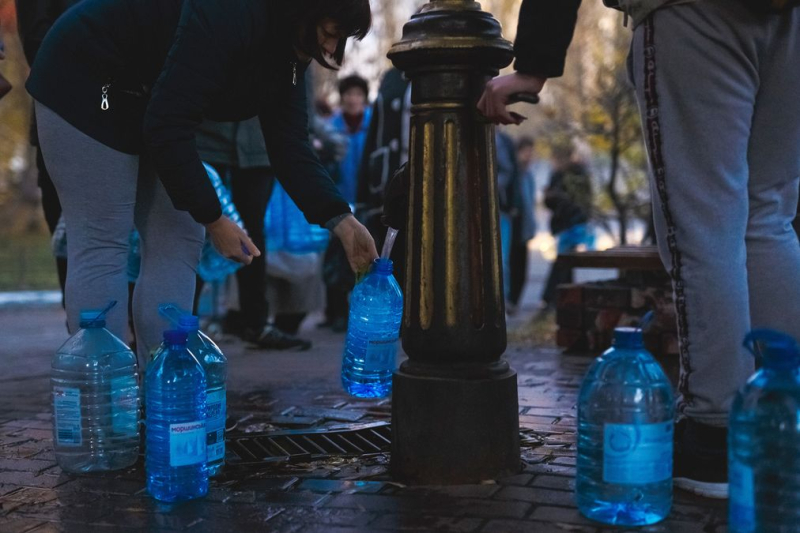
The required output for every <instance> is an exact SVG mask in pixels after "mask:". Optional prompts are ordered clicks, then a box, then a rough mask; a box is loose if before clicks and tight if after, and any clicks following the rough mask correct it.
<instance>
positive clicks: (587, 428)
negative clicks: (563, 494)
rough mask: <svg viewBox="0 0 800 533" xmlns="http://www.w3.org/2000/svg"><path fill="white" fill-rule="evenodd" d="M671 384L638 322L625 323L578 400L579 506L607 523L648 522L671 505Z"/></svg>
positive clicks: (659, 517)
mask: <svg viewBox="0 0 800 533" xmlns="http://www.w3.org/2000/svg"><path fill="white" fill-rule="evenodd" d="M673 417H674V406H673V395H672V386H671V384H670V382H669V380H668V379H667V376H666V375H665V374H664V371H663V370H662V369H661V366H659V364H658V363H657V362H656V361H655V359H653V356H652V355H651V354H650V353H649V352H648V351H647V350H645V349H644V344H643V342H642V333H641V330H639V329H633V328H618V329H617V330H616V331H615V332H614V346H613V347H612V348H611V349H609V350H608V351H606V352H605V353H604V354H603V355H601V356H600V357H598V358H597V359H596V360H595V362H594V364H593V365H592V366H591V368H590V369H589V372H588V373H587V375H586V378H585V379H584V381H583V385H582V386H581V391H580V397H579V400H578V469H577V470H578V471H577V479H576V493H577V500H578V509H580V511H581V513H583V514H584V515H585V516H586V517H588V518H591V519H592V520H597V521H598V522H602V523H604V524H612V525H619V526H642V525H647V524H654V523H656V522H659V521H660V520H662V519H664V518H665V517H666V516H667V514H669V511H670V508H671V507H672V447H673Z"/></svg>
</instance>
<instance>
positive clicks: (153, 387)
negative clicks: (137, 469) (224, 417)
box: [145, 330, 208, 502]
mask: <svg viewBox="0 0 800 533" xmlns="http://www.w3.org/2000/svg"><path fill="white" fill-rule="evenodd" d="M186 341H187V334H186V332H185V331H180V330H170V331H166V332H164V344H162V345H161V348H160V349H159V351H158V352H157V353H156V356H155V358H154V359H153V361H152V362H151V363H150V365H149V366H148V367H147V375H146V377H145V389H146V390H145V392H146V394H145V398H146V407H147V409H146V413H147V424H146V426H147V441H146V442H147V446H146V456H145V473H146V475H147V491H148V492H149V493H150V494H151V495H152V496H153V497H154V498H155V499H157V500H161V501H165V502H177V501H183V500H191V499H193V498H198V497H201V496H205V494H206V493H207V492H208V470H207V468H206V373H205V371H204V370H203V367H202V365H201V364H200V362H199V361H198V360H197V359H196V358H195V356H194V355H192V353H191V352H190V351H189V349H188V348H187V346H186Z"/></svg>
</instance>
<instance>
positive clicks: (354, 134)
mask: <svg viewBox="0 0 800 533" xmlns="http://www.w3.org/2000/svg"><path fill="white" fill-rule="evenodd" d="M339 97H340V104H339V108H340V109H339V111H338V112H336V113H335V114H334V116H333V118H332V119H331V125H332V126H333V129H334V130H336V131H337V132H339V133H340V134H342V135H344V136H345V137H346V138H347V141H348V147H347V155H345V157H344V159H343V160H342V161H341V162H340V163H339V181H338V183H337V186H338V187H339V191H340V192H341V194H342V196H343V197H344V199H345V200H346V201H347V202H348V203H349V204H350V205H355V203H356V189H357V187H358V172H359V167H360V165H361V159H362V156H363V154H364V145H365V143H366V138H367V132H368V131H369V125H370V118H371V116H372V109H371V108H370V107H369V106H368V103H369V84H368V83H367V80H365V79H364V78H362V77H361V76H357V75H352V76H347V77H346V78H342V80H341V81H340V82H339ZM323 278H324V280H325V285H326V297H327V298H326V300H327V304H326V308H325V322H323V323H322V324H320V325H321V326H323V327H331V328H332V329H333V330H334V331H335V332H337V333H343V332H345V331H347V317H348V313H349V308H350V306H349V304H348V295H349V294H350V290H351V289H352V288H353V284H354V283H355V278H354V276H353V275H352V272H351V271H350V270H349V269H348V268H347V261H346V258H345V256H344V254H343V250H342V247H341V244H340V242H339V240H338V239H335V238H334V239H331V243H330V245H329V246H328V250H327V252H326V254H325V263H324V266H323Z"/></svg>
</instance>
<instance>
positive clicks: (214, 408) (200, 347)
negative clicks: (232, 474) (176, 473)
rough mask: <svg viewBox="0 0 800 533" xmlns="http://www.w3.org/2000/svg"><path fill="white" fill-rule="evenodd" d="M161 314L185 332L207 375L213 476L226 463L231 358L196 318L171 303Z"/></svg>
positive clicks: (208, 440) (209, 462)
mask: <svg viewBox="0 0 800 533" xmlns="http://www.w3.org/2000/svg"><path fill="white" fill-rule="evenodd" d="M159 312H160V313H161V314H162V315H164V316H165V317H167V318H168V319H169V320H170V321H171V322H172V323H173V325H174V326H175V327H177V328H178V329H180V330H183V331H185V332H186V334H187V335H188V341H187V347H188V348H189V351H190V352H192V354H194V356H195V357H197V360H198V361H200V364H201V365H203V370H205V372H206V392H207V400H206V456H207V459H206V463H207V467H208V475H209V476H210V477H214V476H216V475H217V474H219V473H220V471H221V470H222V467H223V465H224V464H225V417H226V414H227V409H226V406H227V401H226V394H225V392H226V388H225V382H226V381H227V379H228V359H227V358H226V357H225V354H223V353H222V350H220V349H219V346H217V345H216V344H215V343H214V341H212V340H211V339H210V338H208V336H207V335H206V334H205V333H203V332H202V331H200V320H199V319H198V318H197V317H196V316H193V315H192V314H190V313H185V312H182V311H181V310H180V309H179V308H178V307H177V306H175V305H171V304H167V305H162V306H161V307H160V308H159Z"/></svg>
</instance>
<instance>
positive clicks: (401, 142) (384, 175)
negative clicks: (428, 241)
mask: <svg viewBox="0 0 800 533" xmlns="http://www.w3.org/2000/svg"><path fill="white" fill-rule="evenodd" d="M410 123H411V83H410V82H409V81H408V79H406V77H405V76H404V75H403V72H402V71H400V70H399V69H396V68H392V69H390V70H389V71H388V72H387V73H386V75H385V76H384V77H383V80H382V81H381V85H380V88H379V89H378V97H377V98H376V99H375V102H374V103H373V105H372V121H371V124H370V128H369V133H368V134H367V140H366V144H365V145H364V156H363V159H362V160H361V167H360V170H359V174H358V194H357V196H356V216H357V217H358V219H359V220H361V222H362V223H363V224H364V225H365V226H366V227H367V229H368V230H369V232H370V233H371V234H372V238H373V239H375V243H376V244H377V245H378V248H379V249H380V248H382V247H383V241H384V239H385V238H386V226H385V225H384V224H383V222H382V220H381V217H382V216H383V212H384V202H385V201H386V186H387V185H388V183H389V180H390V179H391V178H392V175H393V174H394V172H395V171H396V170H397V169H398V168H400V167H401V166H402V165H404V164H405V163H406V162H407V161H408V142H409V132H410V131H411V127H410V126H411V124H410ZM398 229H399V228H398ZM405 242H406V241H405V232H403V231H401V232H399V233H398V234H397V238H396V240H395V243H394V248H393V249H392V254H391V256H390V257H391V259H392V262H393V263H394V265H393V266H394V277H395V278H396V279H397V282H398V283H399V284H400V287H401V288H405V283H404V280H405V268H404V266H405V265H404V263H405V253H406V245H405Z"/></svg>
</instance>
